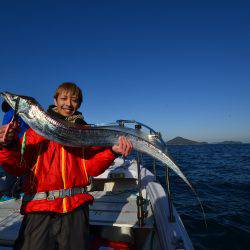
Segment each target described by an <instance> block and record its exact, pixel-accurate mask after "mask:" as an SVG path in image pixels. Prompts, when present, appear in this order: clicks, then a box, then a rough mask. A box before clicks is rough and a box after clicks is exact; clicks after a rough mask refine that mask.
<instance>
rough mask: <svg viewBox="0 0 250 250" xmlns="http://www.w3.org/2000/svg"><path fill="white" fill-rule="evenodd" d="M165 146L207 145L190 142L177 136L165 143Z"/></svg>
mask: <svg viewBox="0 0 250 250" xmlns="http://www.w3.org/2000/svg"><path fill="white" fill-rule="evenodd" d="M167 144H168V145H197V144H208V143H207V142H197V141H192V140H189V139H186V138H183V137H180V136H177V137H175V138H174V139H172V140H169V141H167Z"/></svg>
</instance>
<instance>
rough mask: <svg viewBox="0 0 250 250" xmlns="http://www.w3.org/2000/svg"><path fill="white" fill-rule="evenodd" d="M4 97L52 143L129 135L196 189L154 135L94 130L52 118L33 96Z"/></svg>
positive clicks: (92, 142) (107, 141)
mask: <svg viewBox="0 0 250 250" xmlns="http://www.w3.org/2000/svg"><path fill="white" fill-rule="evenodd" d="M0 94H1V96H2V97H3V98H4V99H5V100H6V101H7V102H8V104H9V105H10V106H11V107H12V108H13V109H15V112H16V113H17V114H18V115H19V116H20V117H21V118H22V119H23V120H24V121H25V122H26V123H27V124H28V125H29V126H30V127H31V128H32V129H33V130H34V131H36V132H37V133H38V134H39V135H41V136H43V137H45V138H46V139H48V140H52V141H56V142H58V143H60V144H62V145H66V146H71V147H83V146H112V145H114V144H116V143H117V142H118V138H119V136H126V138H128V139H130V140H131V142H132V144H133V148H134V149H135V150H136V151H139V152H141V153H146V154H148V155H150V156H152V157H153V158H155V159H157V160H159V161H161V162H162V163H163V164H166V165H167V166H168V167H169V168H170V169H172V170H173V171H174V172H175V173H176V174H177V175H178V176H180V177H181V178H182V179H183V180H184V181H185V182H186V183H187V185H188V186H189V187H190V188H191V189H192V190H193V187H192V186H191V184H190V182H189V181H188V180H187V178H186V176H185V175H184V174H183V173H182V171H181V170H180V169H179V167H178V166H177V165H176V164H175V163H174V162H173V161H172V160H171V159H170V158H169V156H168V154H167V151H166V150H165V148H164V147H163V146H162V143H160V142H159V141H157V140H152V137H151V135H147V134H145V133H143V132H141V131H139V130H137V129H132V128H126V127H121V126H119V125H117V126H93V127H91V126H90V127H86V126H80V125H75V124H72V123H69V122H65V121H62V120H58V119H55V118H52V117H51V116H50V115H49V114H47V113H46V112H45V111H44V110H43V108H42V107H41V105H40V104H39V103H38V102H37V101H36V100H35V99H34V98H32V97H27V96H20V95H15V94H11V93H9V92H2V93H0Z"/></svg>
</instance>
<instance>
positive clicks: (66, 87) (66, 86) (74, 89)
mask: <svg viewBox="0 0 250 250" xmlns="http://www.w3.org/2000/svg"><path fill="white" fill-rule="evenodd" d="M63 91H69V92H71V93H72V94H74V95H76V96H77V98H78V105H79V107H80V106H81V103H82V90H81V89H80V88H79V87H78V86H77V85H76V84H75V83H73V82H64V83H62V84H61V85H60V86H59V87H58V88H57V89H56V92H55V94H54V98H55V99H56V100H57V97H58V96H59V94H60V93H62V92H63Z"/></svg>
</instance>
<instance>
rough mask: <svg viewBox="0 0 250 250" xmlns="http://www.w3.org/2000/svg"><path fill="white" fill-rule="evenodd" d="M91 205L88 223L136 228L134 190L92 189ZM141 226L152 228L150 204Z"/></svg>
mask: <svg viewBox="0 0 250 250" xmlns="http://www.w3.org/2000/svg"><path fill="white" fill-rule="evenodd" d="M90 194H91V195H93V196H94V202H93V205H91V206H90V210H89V213H90V225H102V226H116V227H133V228H138V227H139V225H138V219H137V204H136V198H137V193H136V191H134V192H132V193H131V190H130V191H125V190H124V191H117V192H113V191H112V192H106V191H94V192H90ZM147 212H148V216H147V218H145V220H144V225H143V228H153V224H154V219H153V215H152V210H151V207H150V206H147Z"/></svg>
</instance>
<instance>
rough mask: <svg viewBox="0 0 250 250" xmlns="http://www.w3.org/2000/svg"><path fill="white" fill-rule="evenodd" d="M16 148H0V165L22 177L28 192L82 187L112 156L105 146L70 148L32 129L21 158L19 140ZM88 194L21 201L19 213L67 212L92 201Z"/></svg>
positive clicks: (27, 135)
mask: <svg viewBox="0 0 250 250" xmlns="http://www.w3.org/2000/svg"><path fill="white" fill-rule="evenodd" d="M22 140H23V139H21V140H20V141H19V145H18V149H7V148H4V149H2V150H1V151H0V165H1V166H3V168H4V170H5V171H7V172H9V173H10V174H13V175H16V176H21V175H23V174H26V177H25V178H24V193H25V194H27V195H30V194H35V193H37V192H46V191H50V190H59V189H68V188H72V187H85V186H87V185H88V184H89V176H97V175H99V174H101V173H103V172H104V171H105V170H106V169H107V168H108V167H109V166H110V164H111V163H112V162H113V161H114V159H115V156H114V154H113V153H112V152H111V151H110V149H109V148H107V147H85V148H73V147H67V146H62V145H61V144H59V143H57V142H54V141H49V140H47V139H45V138H44V137H42V136H40V135H38V134H37V133H36V132H34V131H33V130H32V129H28V130H27V132H26V149H25V152H24V155H23V160H22V161H21V142H22ZM92 200H93V197H92V196H91V195H89V194H77V195H74V196H71V197H65V198H57V199H55V200H51V201H49V200H33V201H29V202H26V203H24V202H23V204H22V207H21V212H22V213H29V212H37V211H40V212H41V211H43V212H44V211H50V212H57V213H67V212H70V211H72V210H74V209H75V208H77V207H78V206H80V205H81V204H83V203H85V202H88V201H92Z"/></svg>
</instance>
